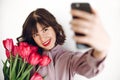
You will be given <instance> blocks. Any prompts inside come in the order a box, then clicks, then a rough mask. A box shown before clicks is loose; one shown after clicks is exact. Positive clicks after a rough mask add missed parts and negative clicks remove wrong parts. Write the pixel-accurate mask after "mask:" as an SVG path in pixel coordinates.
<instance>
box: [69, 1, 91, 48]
mask: <svg viewBox="0 0 120 80" xmlns="http://www.w3.org/2000/svg"><path fill="white" fill-rule="evenodd" d="M71 9H76V10H82V11H86V12H88V13H90V14H92V11H91V7H90V4H89V3H72V4H71ZM73 19H79V17H77V16H73ZM75 35H76V36H85V34H82V33H77V32H75ZM76 45H77V48H78V49H84V48H88V47H90V46H89V45H88V44H79V43H76Z"/></svg>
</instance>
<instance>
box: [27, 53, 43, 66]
mask: <svg viewBox="0 0 120 80" xmlns="http://www.w3.org/2000/svg"><path fill="white" fill-rule="evenodd" d="M40 58H41V56H40V55H39V54H38V53H31V54H30V57H29V60H28V62H29V63H30V64H31V65H37V64H38V63H39V62H40V61H39V60H40Z"/></svg>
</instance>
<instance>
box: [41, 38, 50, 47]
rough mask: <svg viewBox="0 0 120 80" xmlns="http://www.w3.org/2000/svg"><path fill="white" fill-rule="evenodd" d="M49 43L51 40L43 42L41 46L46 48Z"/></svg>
mask: <svg viewBox="0 0 120 80" xmlns="http://www.w3.org/2000/svg"><path fill="white" fill-rule="evenodd" d="M50 42H51V39H49V40H47V41H45V42H43V43H42V45H43V46H48V45H49V44H50Z"/></svg>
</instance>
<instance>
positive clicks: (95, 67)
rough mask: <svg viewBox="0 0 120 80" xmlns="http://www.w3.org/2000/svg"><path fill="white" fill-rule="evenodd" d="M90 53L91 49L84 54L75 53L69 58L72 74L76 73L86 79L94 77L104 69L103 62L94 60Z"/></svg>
mask: <svg viewBox="0 0 120 80" xmlns="http://www.w3.org/2000/svg"><path fill="white" fill-rule="evenodd" d="M91 53H93V49H92V50H89V51H87V52H86V53H84V54H82V53H78V52H76V53H75V54H73V55H72V56H71V58H70V60H69V61H70V65H71V66H70V69H71V71H72V72H73V73H78V74H80V75H82V76H85V77H87V78H91V77H94V76H96V75H97V74H98V73H99V72H101V71H102V70H103V68H104V60H105V58H104V59H103V60H99V59H96V58H94V57H93V56H92V55H91Z"/></svg>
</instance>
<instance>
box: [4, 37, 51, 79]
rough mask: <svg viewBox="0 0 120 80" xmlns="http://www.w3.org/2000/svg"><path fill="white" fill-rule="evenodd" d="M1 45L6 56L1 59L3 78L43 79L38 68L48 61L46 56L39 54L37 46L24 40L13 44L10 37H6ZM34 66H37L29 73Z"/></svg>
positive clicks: (45, 64)
mask: <svg viewBox="0 0 120 80" xmlns="http://www.w3.org/2000/svg"><path fill="white" fill-rule="evenodd" d="M3 45H4V48H5V51H6V56H7V59H6V61H5V62H4V61H3V74H4V80H43V77H42V76H41V75H40V74H39V73H38V70H39V67H41V66H47V65H48V64H49V63H50V61H51V60H50V58H49V57H48V56H46V55H40V54H39V53H38V52H37V51H38V48H37V47H35V46H32V45H30V44H28V43H26V42H20V43H19V44H18V45H14V43H13V40H12V39H6V40H3ZM35 66H39V67H38V70H36V71H35V72H34V74H33V75H31V74H30V73H31V71H32V69H33V68H34V67H35Z"/></svg>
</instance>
